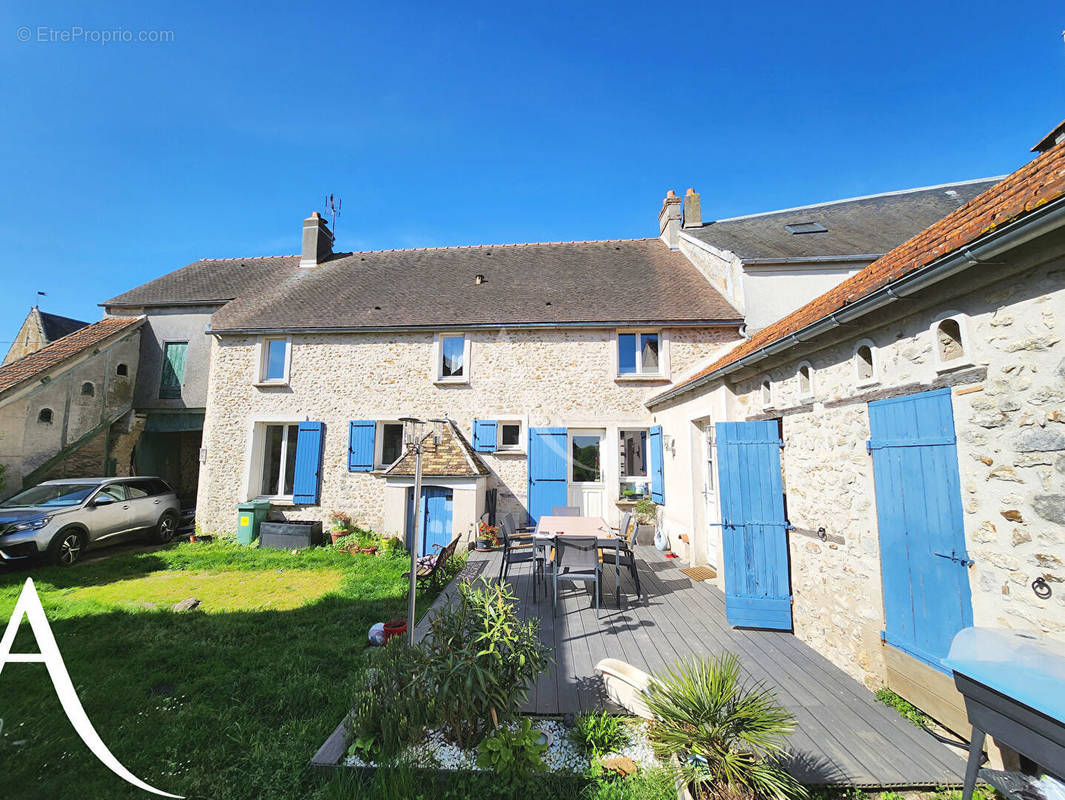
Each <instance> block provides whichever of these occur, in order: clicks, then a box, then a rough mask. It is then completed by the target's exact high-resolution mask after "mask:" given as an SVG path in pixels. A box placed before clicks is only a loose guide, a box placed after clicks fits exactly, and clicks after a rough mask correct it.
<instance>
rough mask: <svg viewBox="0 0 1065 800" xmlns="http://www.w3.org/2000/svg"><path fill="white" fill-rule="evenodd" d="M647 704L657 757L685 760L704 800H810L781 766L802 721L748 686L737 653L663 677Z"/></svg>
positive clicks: (767, 693)
mask: <svg viewBox="0 0 1065 800" xmlns="http://www.w3.org/2000/svg"><path fill="white" fill-rule="evenodd" d="M646 700H647V707H648V708H649V709H650V710H651V713H652V714H654V716H655V719H654V721H653V722H652V723H651V727H650V737H651V741H652V743H653V744H654V747H655V750H656V752H657V754H658V755H659V756H667V757H668V756H669V755H671V754H673V753H676V754H677V755H678V756H680V758H681V762H682V768H683V770H684V773H685V778H686V779H687V780H688V781H689V783H691V784H693V785H694V786H695V787H696V790H697V791H698V793H699V796H700V797H703V798H706V797H751V796H753V797H771V798H774V800H790V798H799V797H805V796H806V790H805V789H804V788H803V787H802V785H801V784H800V783H799V782H798V781H796V780H795V778H793V777H792V776H791V775H789V774H788V773H787V771H785V770H784V769H783V768H782V767H781V766H780V756H782V755H783V753H784V746H785V743H786V741H787V738H788V736H789V735H790V734H791V732H792V731H793V730H794V729H795V719H794V717H792V715H791V713H790V712H789V711H788V710H787V709H785V708H784V707H783V706H781V705H780V704H779V703H778V702H777V699H776V695H775V694H774V693H773V692H772V691H771V690H769V689H767V688H766V687H765V686H764V684H762V683H760V682H759V683H750V682H746V681H741V680H740V662H739V659H738V658H736V656H735V655H733V654H732V653H724V654H722V655H720V656H718V657H716V658H711V659H707V658H691V659H683V660H681V661H680V662H678V663H677V664H676V666H674V667H672V668H671V669H668V670H666V671H665V672H664V673H662V674H659V675H656V676H655V679H654V680H652V681H651V684H650V686H649V687H648V688H647V697H646Z"/></svg>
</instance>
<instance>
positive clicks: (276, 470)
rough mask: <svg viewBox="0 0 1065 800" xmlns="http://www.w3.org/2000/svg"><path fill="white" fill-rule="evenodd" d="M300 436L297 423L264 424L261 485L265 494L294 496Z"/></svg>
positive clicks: (270, 495) (267, 495)
mask: <svg viewBox="0 0 1065 800" xmlns="http://www.w3.org/2000/svg"><path fill="white" fill-rule="evenodd" d="M298 436H299V425H297V424H295V423H285V424H279V425H266V426H264V436H263V461H262V481H261V484H260V487H259V491H260V493H261V494H262V495H263V496H266V497H291V496H292V478H293V476H294V474H295V471H296V469H295V468H296V440H297V438H298Z"/></svg>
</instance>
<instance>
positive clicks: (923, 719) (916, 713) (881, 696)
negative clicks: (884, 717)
mask: <svg viewBox="0 0 1065 800" xmlns="http://www.w3.org/2000/svg"><path fill="white" fill-rule="evenodd" d="M876 699H877V700H879V701H880V702H881V703H883V704H884V705H886V706H891V707H892V708H893V709H895V710H896V711H898V712H899V716H901V717H903V718H904V719H907V720H909V721H910V722H911V723H913V724H914V725H916V726H917V727H919V728H921V727H927V726H929V725H931V724H932V720H931V719H930V718H929V717H928V715H927V714H925V713H924V712H923V711H921V709H919V708H918V707H917V706H915V705H914V704H913V703H911V702H910V701H909V700H907V699H905V698H904V697H900V696H899V695H897V694H895V693H894V692H893V691H891V690H890V689H888V688H887V687H881V688H879V689H877V690H876Z"/></svg>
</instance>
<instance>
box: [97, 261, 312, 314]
mask: <svg viewBox="0 0 1065 800" xmlns="http://www.w3.org/2000/svg"><path fill="white" fill-rule="evenodd" d="M299 263H300V257H299V256H267V257H265V258H204V259H201V260H199V261H193V262H192V263H191V264H189V265H188V266H185V267H182V268H181V269H177V270H174V271H173V272H168V273H167V274H166V275H163V276H161V277H159V278H156V279H155V280H153V281H148V283H145V284H141V285H140V286H138V287H137V288H135V289H130V290H129V291H128V292H123V293H122V294H120V295H118V296H117V297H112V298H111V299H110V300H108V301H106V302H104V303H101V304H100V305H102V306H105V307H108V306H119V307H123V306H125V307H142V306H153V305H157V306H170V305H199V304H203V305H214V304H221V303H225V302H228V301H229V300H232V299H233V298H234V297H236V296H237V295H239V294H241V293H243V292H254V291H256V290H257V289H258V288H259V287H260V286H262V285H263V284H266V283H270V282H272V281H277V280H281V279H283V278H284V277H286V276H287V275H289V274H292V273H293V272H294V271H295V270H296V269H298V267H299Z"/></svg>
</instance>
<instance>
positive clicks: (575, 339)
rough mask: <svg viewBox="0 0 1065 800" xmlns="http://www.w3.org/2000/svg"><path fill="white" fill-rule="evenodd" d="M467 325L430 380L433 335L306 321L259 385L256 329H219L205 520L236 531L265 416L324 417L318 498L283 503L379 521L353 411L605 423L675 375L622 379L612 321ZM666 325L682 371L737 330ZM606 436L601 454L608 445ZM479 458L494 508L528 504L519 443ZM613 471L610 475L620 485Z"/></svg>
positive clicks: (380, 505) (625, 415)
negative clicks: (450, 369)
mask: <svg viewBox="0 0 1065 800" xmlns="http://www.w3.org/2000/svg"><path fill="white" fill-rule="evenodd" d="M470 336H471V355H470V358H471V364H470V370H471V371H470V383H469V384H468V385H443V384H437V383H434V382H433V377H434V376H433V373H434V365H433V363H432V351H433V337H432V334H428V333H401V334H392V335H386V334H321V335H318V334H298V335H294V336H293V338H292V367H291V376H290V383H289V385H288V386H285V387H271V388H264V387H256V386H255V385H254V383H255V381H256V372H257V368H258V365H257V362H256V343H257V340H256V339H255V338H254V337H244V336H226V337H219V338H217V339H216V340H215V342H214V344H213V346H212V356H211V359H212V360H211V371H210V377H209V381H208V404H207V415H206V419H205V423H204V438H203V442H204V446H205V447H206V451H207V455H206V459H207V460H206V462H205V463H204V464H203V465H202V466H201V470H200V484H199V493H198V498H197V521H198V523H199V525H200V526H201V528H202V529H204V530H208V531H214V532H218V533H224V532H227V531H232V530H233V529H234V525H235V519H236V514H235V511H234V510H233V508H234V505H235V504H236V503H238V502H242V501H244V500H246V499H248V497H249V496H252V495H254V494H255V491H254V489H253V487H250V486H249V485H248V475H249V465H250V461H249V454H250V449H251V447H250V445H251V440H252V429H253V425H254V423H255V422H257V421H258V422H264V421H269V420H273V421H299V420H304V419H311V420H317V421H323V422H325V424H326V434H325V446H324V461H323V469H322V482H321V503H320V505H319V506H317V507H308V508H287V509H284V511H285V513H286V514H287V515H288V516H291V517H293V518H322V519H324V518H325V517H326V516H328V514H329V512H330V511H332V510H335V509H342V510H346V511H348V512H349V513H352V514H353V516H354V517H355V518H356V519H357V520H358V521H359V522H360V523H362V524H364V525H368V526H370V527H373V528H378V529H379V528H380V525H381V523H382V519H383V511H384V479H383V478H382V477H381V476H379V475H377V474H375V473H365V472H348V470H347V450H348V421H349V420H354V419H395V418H398V417H403V416H418V417H422V418H429V417H439V416H447V417H449V418H451V419H453V420H454V421H455V422H456V423H457V424H458V425H459V427H460V429H461V430H462V431H463V432H464V434H465V435H466V436H467V437H470V436H471V428H472V422H473V420H474V419H476V418H479V419H496V418H501V417H505V416H510V415H517V416H520V417H522V419H523V422H524V424H525V425H526V426H527V427H530V426H531V427H538V426H546V425H564V426H569V427H595V428H603V427H606V428H608V431H609V426H611V425H615V426H616V425H618V424H630V425H648V424H650V423H649V420H650V414H649V413H648V411H647V409H646V407H645V406H644V400H645V398H646V397H648V396H649V395H650V394H652V393H654V392H656V391H660V390H661V388H662V387H663V386H665V385H667V381H650V382H647V381H627V380H620V379H618V378H617V377H616V376H615V374H614V366H613V364H614V358H613V348H614V347H616V344H615V334H614V332H613V331H612V330H574V331H557V330H536V331H529V330H524V329H504V330H495V331H478V332H473V333H471V334H470ZM668 337H669V348H670V364H671V369H672V372H673V374H679V373H681V372H684V371H686V370H690V369H691V368H692V367H693V366H694V365H695V364H696V363H698V362H700V361H702V360H704V359H706V358H708V357H711V356H713V355H714V354H716V353H718V352H721V350H722V348H723V347H724V346H726V343H728V342H731V341H734V340H735V329H726V328H699V329H687V328H678V329H670V330H669V331H668ZM614 430H615V431H616V428H615V429H614ZM609 435H610V434H609V432H608V436H609ZM615 435H616V434H615ZM607 441H608V445H607V446H605V447H604V462H606V455H607V453H608V452H609V450H610V447H609V439H608V440H607ZM614 449H615V450H616V448H614ZM484 459H485V462H486V463H487V464H488V466H489V468H490V469H491V470H492V472H493V477H492V481H493V482H494V483H495V484H496V485H497V486H498V489H499V507H498V510H499V513H500V514H504V513H507V512H508V511H514V512H518V513H523V512H524V509H525V501H526V495H527V480H528V478H527V472H526V460H525V455H524V453H516V454H511V453H495V454H492V453H486V454H484ZM604 471H606V464H605V463H604ZM616 483H617V482H616V480H613V476H612V475H611V476H609V477H608V479H607V486H608V488H609V487H610V486H613V487H614V489H613V491H614V494H615V497H616V493H617V486H616ZM610 506H611V507H612V503H610ZM382 532H385V533H398V531H382Z"/></svg>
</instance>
